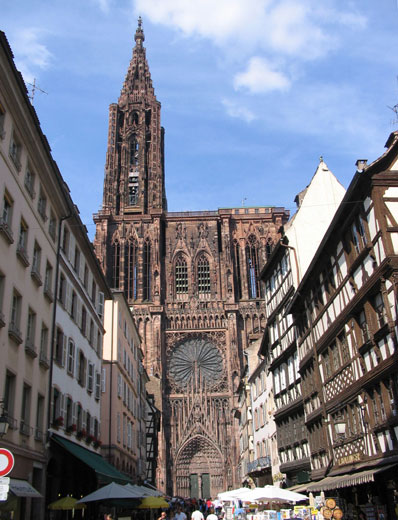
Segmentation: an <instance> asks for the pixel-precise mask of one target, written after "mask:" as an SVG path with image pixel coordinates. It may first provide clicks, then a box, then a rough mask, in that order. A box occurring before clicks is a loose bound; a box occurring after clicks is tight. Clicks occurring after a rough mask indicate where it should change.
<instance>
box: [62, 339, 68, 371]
mask: <svg viewBox="0 0 398 520" xmlns="http://www.w3.org/2000/svg"><path fill="white" fill-rule="evenodd" d="M62 342H63V344H62V366H63V367H64V366H65V363H66V350H67V342H68V341H67V337H66V336H65V334H63V335H62Z"/></svg>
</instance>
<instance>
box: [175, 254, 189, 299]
mask: <svg viewBox="0 0 398 520" xmlns="http://www.w3.org/2000/svg"><path fill="white" fill-rule="evenodd" d="M175 290H176V294H186V293H187V292H188V266H187V262H186V260H185V258H184V257H183V256H182V255H179V256H178V258H177V260H176V263H175Z"/></svg>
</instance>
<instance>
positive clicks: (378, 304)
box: [373, 293, 387, 327]
mask: <svg viewBox="0 0 398 520" xmlns="http://www.w3.org/2000/svg"><path fill="white" fill-rule="evenodd" d="M373 307H374V309H375V311H376V314H377V323H378V325H379V327H383V325H385V324H386V323H387V313H386V308H385V306H384V301H383V296H382V294H381V293H379V294H377V295H376V296H375V298H374V300H373Z"/></svg>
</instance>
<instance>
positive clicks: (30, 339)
mask: <svg viewBox="0 0 398 520" xmlns="http://www.w3.org/2000/svg"><path fill="white" fill-rule="evenodd" d="M35 333H36V313H35V312H34V311H33V310H32V309H31V308H30V307H29V311H28V323H27V330H26V346H27V347H30V348H31V349H33V350H34V348H35V347H34V344H35Z"/></svg>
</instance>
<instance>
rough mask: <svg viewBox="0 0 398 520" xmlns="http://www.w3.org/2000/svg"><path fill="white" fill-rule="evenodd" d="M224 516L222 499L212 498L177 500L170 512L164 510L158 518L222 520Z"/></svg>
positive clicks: (165, 519) (164, 519)
mask: <svg viewBox="0 0 398 520" xmlns="http://www.w3.org/2000/svg"><path fill="white" fill-rule="evenodd" d="M221 518H223V511H222V504H221V502H220V501H218V500H217V501H215V502H212V501H211V500H210V499H208V500H202V499H198V500H197V499H195V498H192V499H189V500H182V499H181V500H177V501H176V502H175V503H174V504H173V507H171V508H170V509H169V511H168V512H166V511H163V512H162V513H161V515H160V517H159V518H158V520H220V519H221Z"/></svg>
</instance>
